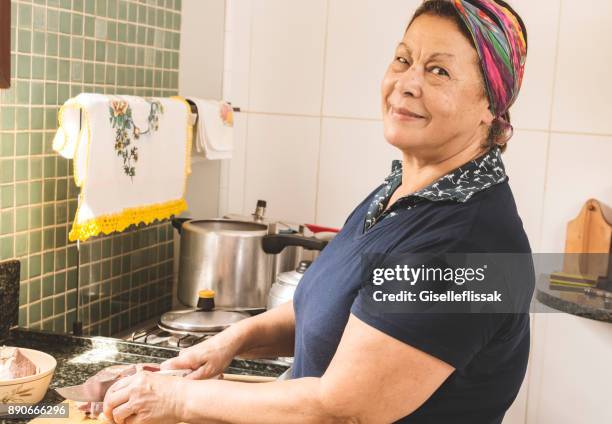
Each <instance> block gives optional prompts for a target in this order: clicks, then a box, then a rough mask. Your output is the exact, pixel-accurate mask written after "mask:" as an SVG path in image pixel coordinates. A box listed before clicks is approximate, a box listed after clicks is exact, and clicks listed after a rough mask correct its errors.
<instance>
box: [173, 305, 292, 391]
mask: <svg viewBox="0 0 612 424" xmlns="http://www.w3.org/2000/svg"><path fill="white" fill-rule="evenodd" d="M294 334H295V317H294V314H293V303H292V302H287V303H285V304H283V305H281V306H279V307H277V308H274V309H271V310H269V311H267V312H265V313H263V314H260V315H256V316H254V317H251V318H247V319H245V320H242V321H239V322H238V323H236V324H233V325H231V326H230V327H228V328H227V329H225V330H224V331H222V332H220V333H218V334H216V335H215V336H213V337H211V338H209V339H207V340H204V341H203V342H201V343H198V344H196V345H194V346H191V347H188V348H186V349H183V350H181V351H180V352H179V355H178V356H176V357H174V358H172V359H168V360H166V361H164V362H163V363H162V364H161V368H162V369H164V370H168V369H192V370H194V371H193V372H192V373H191V374H189V375H188V376H187V378H189V379H194V380H198V379H202V378H211V377H214V376H216V375H218V374H220V373H222V372H223V370H224V369H226V368H227V366H228V365H229V364H230V363H231V361H232V359H233V358H234V357H235V356H238V355H240V356H242V357H244V358H262V357H276V356H293V339H294Z"/></svg>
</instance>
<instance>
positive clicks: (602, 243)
mask: <svg viewBox="0 0 612 424" xmlns="http://www.w3.org/2000/svg"><path fill="white" fill-rule="evenodd" d="M611 246H612V225H611V224H610V223H609V222H608V221H607V220H606V216H605V214H604V205H602V204H600V203H599V202H598V201H597V200H595V199H589V200H588V201H587V202H586V203H585V204H584V206H583V207H582V209H581V211H580V213H579V214H578V216H577V217H576V218H574V219H573V220H572V221H570V222H569V223H568V224H567V234H566V240H565V253H566V255H565V257H564V261H563V271H564V272H566V273H569V274H577V275H591V276H594V277H606V276H608V275H609V271H610V269H609V258H608V255H609V254H610V250H611ZM593 253H598V255H592V254H593ZM581 254H583V255H581Z"/></svg>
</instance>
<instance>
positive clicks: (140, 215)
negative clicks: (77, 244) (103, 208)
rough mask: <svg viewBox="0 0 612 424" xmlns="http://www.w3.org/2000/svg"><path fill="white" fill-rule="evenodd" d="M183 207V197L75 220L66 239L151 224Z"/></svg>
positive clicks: (84, 238) (83, 239) (185, 203)
mask: <svg viewBox="0 0 612 424" xmlns="http://www.w3.org/2000/svg"><path fill="white" fill-rule="evenodd" d="M185 209H187V202H185V200H184V199H179V200H172V201H170V202H166V203H159V204H156V205H149V206H143V207H138V208H129V209H124V210H123V211H122V212H119V213H116V214H112V215H102V216H99V217H96V218H92V219H89V220H87V221H85V222H82V223H76V222H75V223H74V224H73V225H72V229H71V230H70V234H68V239H69V240H70V241H77V240H79V241H85V240H87V239H88V238H90V237H94V236H97V235H100V234H105V235H108V234H111V233H113V232H115V231H123V230H125V229H126V228H128V227H129V226H130V225H134V224H139V223H144V224H151V223H153V222H154V221H162V220H164V219H168V218H170V217H172V216H173V215H178V214H179V213H181V212H183V211H184V210H185Z"/></svg>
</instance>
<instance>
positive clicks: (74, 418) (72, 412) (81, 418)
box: [30, 400, 108, 424]
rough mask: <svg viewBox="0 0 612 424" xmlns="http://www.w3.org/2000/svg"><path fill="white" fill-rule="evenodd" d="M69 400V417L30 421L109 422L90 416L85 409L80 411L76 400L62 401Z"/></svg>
mask: <svg viewBox="0 0 612 424" xmlns="http://www.w3.org/2000/svg"><path fill="white" fill-rule="evenodd" d="M65 402H68V418H34V419H33V420H32V421H30V423H31V424H32V423H33V424H49V423H56V424H77V423H81V424H82V423H85V424H98V423H100V424H102V423H105V424H108V422H107V421H102V420H96V419H92V418H88V417H87V415H85V413H84V412H83V411H79V408H78V407H77V405H76V402H75V401H72V400H66V401H64V402H62V403H65Z"/></svg>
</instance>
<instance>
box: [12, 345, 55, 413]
mask: <svg viewBox="0 0 612 424" xmlns="http://www.w3.org/2000/svg"><path fill="white" fill-rule="evenodd" d="M19 350H20V351H21V353H23V354H24V355H25V356H26V357H27V358H28V359H29V360H30V361H32V362H33V363H34V365H36V369H37V370H38V372H37V373H36V374H34V375H30V376H28V377H21V378H13V379H10V380H0V404H2V403H37V402H40V401H41V400H42V399H43V398H44V397H45V394H46V393H47V389H48V388H49V383H51V378H52V377H53V372H54V371H55V367H56V365H57V361H56V360H55V358H54V357H53V356H51V355H49V354H48V353H45V352H41V351H40V350H34V349H26V348H22V347H20V348H19Z"/></svg>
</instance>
